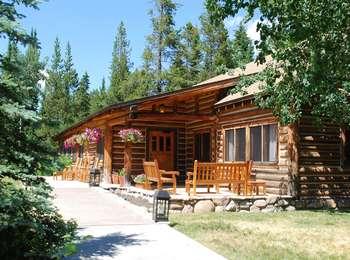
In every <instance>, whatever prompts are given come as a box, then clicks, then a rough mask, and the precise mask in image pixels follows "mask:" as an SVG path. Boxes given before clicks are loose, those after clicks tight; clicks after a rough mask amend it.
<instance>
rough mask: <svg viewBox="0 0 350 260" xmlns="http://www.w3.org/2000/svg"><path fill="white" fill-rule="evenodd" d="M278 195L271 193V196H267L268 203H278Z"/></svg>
mask: <svg viewBox="0 0 350 260" xmlns="http://www.w3.org/2000/svg"><path fill="white" fill-rule="evenodd" d="M278 198H279V197H278V196H277V195H269V196H267V198H266V203H267V204H268V205H273V204H275V203H276V201H277V200H278Z"/></svg>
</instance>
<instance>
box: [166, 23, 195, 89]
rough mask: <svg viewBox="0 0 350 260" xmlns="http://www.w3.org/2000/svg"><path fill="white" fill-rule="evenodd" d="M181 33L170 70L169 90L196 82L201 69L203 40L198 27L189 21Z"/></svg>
mask: <svg viewBox="0 0 350 260" xmlns="http://www.w3.org/2000/svg"><path fill="white" fill-rule="evenodd" d="M179 34H180V35H178V37H177V41H176V44H175V54H174V55H173V59H172V64H171V66H170V69H169V72H168V80H169V86H168V90H175V89H179V88H184V87H189V86H192V85H194V84H196V83H197V82H198V81H199V73H200V71H201V41H200V35H199V30H198V28H197V27H196V26H194V25H193V24H192V23H187V24H186V25H185V26H184V28H183V29H182V30H181V32H180V33H179Z"/></svg>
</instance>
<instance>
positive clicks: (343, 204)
mask: <svg viewBox="0 0 350 260" xmlns="http://www.w3.org/2000/svg"><path fill="white" fill-rule="evenodd" d="M338 208H343V209H344V208H350V199H348V198H344V199H339V200H338Z"/></svg>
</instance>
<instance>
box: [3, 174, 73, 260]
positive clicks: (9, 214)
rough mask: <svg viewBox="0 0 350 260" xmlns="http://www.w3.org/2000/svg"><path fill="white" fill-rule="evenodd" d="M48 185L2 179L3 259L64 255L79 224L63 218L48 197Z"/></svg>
mask: <svg viewBox="0 0 350 260" xmlns="http://www.w3.org/2000/svg"><path fill="white" fill-rule="evenodd" d="M48 190H49V188H48V185H47V184H46V183H45V182H44V181H42V183H41V185H37V186H35V187H34V186H26V185H24V183H22V182H21V181H19V180H14V179H12V178H9V177H4V178H1V179H0V248H1V250H0V259H51V258H60V257H61V256H63V255H64V251H65V246H66V245H68V244H69V243H70V242H71V241H72V240H73V239H74V238H75V235H76V234H75V230H76V227H77V224H76V223H75V222H74V221H72V220H70V221H67V222H66V221H64V220H63V218H62V216H61V215H60V214H59V213H58V211H57V209H56V208H55V207H54V206H53V204H52V203H51V201H50V200H48V199H47V197H50V195H49V192H48Z"/></svg>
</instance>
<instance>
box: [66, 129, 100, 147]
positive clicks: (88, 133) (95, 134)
mask: <svg viewBox="0 0 350 260" xmlns="http://www.w3.org/2000/svg"><path fill="white" fill-rule="evenodd" d="M101 136H102V131H101V129H100V128H86V129H85V132H83V133H81V134H76V135H72V136H71V137H69V138H67V139H66V140H65V141H64V148H65V149H69V148H73V147H75V146H76V145H80V146H86V145H88V144H90V143H98V142H99V140H100V139H101Z"/></svg>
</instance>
